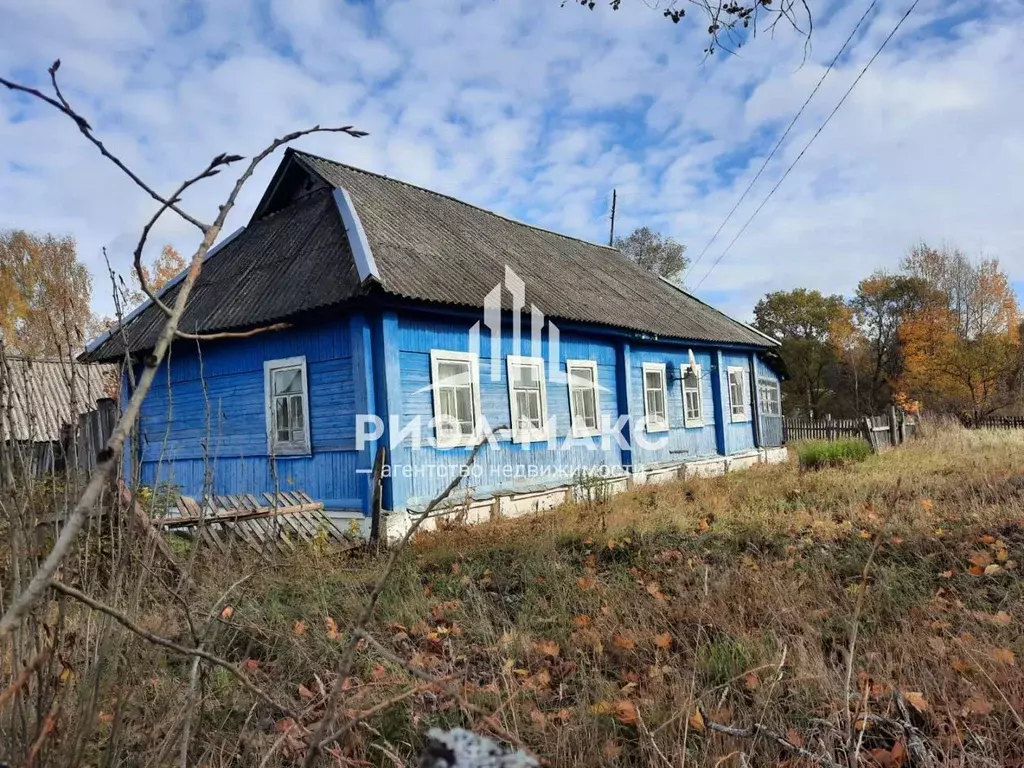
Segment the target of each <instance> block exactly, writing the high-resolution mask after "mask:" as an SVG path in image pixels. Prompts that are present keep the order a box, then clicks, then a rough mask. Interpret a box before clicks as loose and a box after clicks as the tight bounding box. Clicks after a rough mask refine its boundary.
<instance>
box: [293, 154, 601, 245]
mask: <svg viewBox="0 0 1024 768" xmlns="http://www.w3.org/2000/svg"><path fill="white" fill-rule="evenodd" d="M288 151H289V152H291V153H292V154H295V155H305V156H306V157H312V158H314V159H316V160H322V161H323V162H325V163H330V164H331V165H337V166H340V167H342V168H346V169H348V170H350V171H355V172H356V173H365V174H366V175H367V176H376V177H377V178H378V179H385V180H386V181H393V182H395V183H396V184H401V185H403V186H406V187H409V188H410V189H416V190H419V191H420V192H427V193H429V194H431V195H434V196H436V197H442V198H444V199H445V200H451V201H452V202H454V203H458V204H459V205H465V206H466V207H468V208H473V209H475V210H477V211H482V212H483V213H486V214H489V215H491V216H494V217H496V218H499V219H503V220H504V221H508V222H511V223H512V224H518V225H520V226H523V227H529V228H530V229H535V230H537V231H538V232H546V233H547V234H549V235H557V236H558V237H564V238H565V239H566V240H575V241H576V242H578V243H585V244H586V245H593V246H596V247H597V248H604V249H606V250H609V251H614V252H616V253H618V252H619V249H618V248H615V247H614V246H611V245H605V244H604V243H595V242H594V241H593V240H587V239H585V238H582V237H576V236H575V235H567V234H565V233H564V232H558V231H557V230H554V229H548V228H547V227H542V226H539V225H537V224H531V223H530V222H528V221H522V220H520V219H515V218H513V217H511V216H506V215H505V214H503V213H498V212H497V211H492V210H491V209H490V208H484V207H483V206H482V205H477V204H475V203H469V202H466V201H465V200H461V199H459V198H457V197H454V196H453V195H448V194H445V193H444V192H438V191H437V190H434V189H429V188H427V187H421V186H420V185H419V184H413V183H412V182H409V181H404V180H403V179H398V178H395V177H394V176H388V175H387V174H385V173H377V172H376V171H368V170H366V169H365V168H359V167H357V166H354V165H349V164H348V163H339V162H338V161H337V160H332V159H331V158H329V157H324V156H323V155H316V154H314V153H312V152H305V151H303V150H300V149H291V148H289V149H288ZM325 181H326V179H325Z"/></svg>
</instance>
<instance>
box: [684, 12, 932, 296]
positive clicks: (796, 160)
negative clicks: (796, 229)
mask: <svg viewBox="0 0 1024 768" xmlns="http://www.w3.org/2000/svg"><path fill="white" fill-rule="evenodd" d="M919 2H921V0H914V2H913V4H912V5H911V6H910V7H909V8H908V9H907V12H906V13H904V14H903V17H902V18H901V19H900V20H899V21H898V22H897V23H896V26H895V27H893V29H892V32H890V33H889V35H888V37H886V38H885V40H883V41H882V44H881V45H880V46H879V47H878V50H877V51H875V53H874V55H873V56H872V57H871V58H870V59H868V63H867V64H865V65H864V68H863V69H862V70H861V71H860V74H859V75H857V79H856V80H854V81H853V83H852V84H851V85H850V87H849V88H847V89H846V93H844V94H843V98H841V99H840V100H839V103H838V104H836V106H835V108H834V109H833V110H832V111H831V112H829V115H828V117H826V118H825V122H823V123H822V124H821V126H820V127H819V128H818V130H817V131H815V132H814V135H813V136H811V138H810V140H809V141H808V142H807V143H806V144H805V145H804V148H803V149H801V150H800V154H799V155H797V156H796V159H795V160H794V161H793V162H792V163H790V164H789V167H788V168H787V169H786V172H785V173H784V174H782V178H781V179H779V180H778V181H777V182H776V183H775V186H774V187H772V188H771V191H770V192H769V193H768V194H767V195H766V196H765V198H764V200H762V201H761V204H760V205H759V206H757V210H755V211H754V212H753V213H752V214H751V215H750V218H749V219H747V220H746V222H745V223H744V224H743V226H742V227H740V231H739V232H737V233H736V236H735V237H733V239H732V240H731V241H730V242H729V245H727V246H726V247H725V250H724V251H722V253H721V255H720V256H719V257H718V258H717V259H715V263H714V264H712V265H711V267H710V269H708V271H707V272H705V273H704V277H702V278H701V279H700V282H699V283H697V285H695V286H694V287H693V289H692V290H694V291H696V290H697V289H698V288H700V286H701V285H702V284H703V283H704V281H705V280H707V279H708V275H710V274H711V272H712V271H713V270H714V269H715V267H717V266H718V264H719V262H721V261H722V259H724V258H725V255H726V254H727V253H729V251H730V250H731V249H732V247H733V245H735V244H736V241H737V240H739V239H740V235H742V234H743V233H744V232H745V231H746V229H747V227H749V226H750V223H751V222H752V221H753V220H754V219H755V218H756V217H757V214H759V213H760V212H761V209H762V208H764V207H765V205H766V204H767V203H768V201H769V200H771V198H772V195H774V194H775V191H776V190H777V189H778V188H779V187H780V186H781V185H782V182H784V181H785V180H786V177H787V176H789V173H790V171H792V170H793V168H794V167H795V166H796V164H797V163H799V162H800V158H802V157H803V156H804V154H805V153H806V152H807V150H808V149H810V146H811V144H813V143H814V140H815V139H817V138H818V136H819V135H820V134H821V132H822V131H823V130H825V126H826V125H828V124H829V121H830V120H832V118H833V117H834V116H835V114H836V112H838V111H839V108H840V107H841V106H843V103H844V102H845V101H846V99H847V98H848V97H849V95H850V94H851V93H852V92H853V89H854V88H856V87H857V83H859V82H860V81H861V78H862V77H864V74H865V73H866V72H867V71H868V68H869V67H870V66H871V65H872V64H873V63H874V61H875V59H877V58H878V56H879V55H880V54H881V53H882V51H883V50H884V49H885V46H887V45H888V44H889V41H890V40H892V39H893V37H895V36H896V33H897V32H898V31H899V29H900V27H902V26H903V22H905V21H906V20H907V18H908V17H909V16H910V14H911V13H913V12H914V9H915V8H916V7H917V4H918V3H919Z"/></svg>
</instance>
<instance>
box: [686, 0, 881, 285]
mask: <svg viewBox="0 0 1024 768" xmlns="http://www.w3.org/2000/svg"><path fill="white" fill-rule="evenodd" d="M876 5H878V0H871V5H869V6H868V8H867V10H866V11H864V14H863V15H862V16H861V17H860V19H859V20H858V21H857V25H856V26H855V27H854V28H853V29H852V30H851V31H850V35H849V37H847V38H846V42H844V43H843V45H842V47H841V48H840V49H839V52H838V53H836V55H835V56H833V57H832V61H830V62H829V65H828V67H826V68H825V71H824V73H822V75H821V77H820V78H819V79H818V82H817V84H816V85H815V86H814V90H812V91H811V93H810V95H809V96H808V97H807V99H806V100H805V101H804V103H803V104H802V105H801V106H800V109H799V110H797V113H796V114H795V115H793V119H792V120H790V121H789V125H787V126H786V130H785V131H783V132H782V135H781V136H779V140H778V141H776V142H775V146H774V147H772V151H771V152H769V153H768V157H766V158H765V159H764V162H763V163H761V167H760V168H758V169H757V174H756V175H755V176H754V178H753V179H751V181H750V183H749V184H747V188H746V189H744V190H743V194H742V195H740V199H739V200H737V201H736V205H734V206H733V207H732V210H731V211H729V215H728V216H726V217H725V221H723V222H722V223H721V224H719V225H718V229H716V230H715V234H713V235H712V236H711V239H710V240H708V243H707V245H705V246H704V250H702V251H701V252H700V254H699V255H698V256H697V258H696V259H695V260H694V261H693V263H692V264H691V265H690V266H689V267H687V269H686V272H685V273H684V274H683V280H684V281H685V280H686V275H688V274H689V273H690V272H692V271H693V269H694V267H696V266H697V265H698V264H699V263H700V260H701V259H703V258H704V254H705V253H707V252H708V249H709V248H710V247H711V245H712V244H713V243H714V242H715V240H716V239H718V236H719V235H720V234H722V230H723V229H725V225H726V224H728V223H729V220H730V219H732V215H733V214H734V213H736V209H737V208H739V207H740V204H741V203H742V202H743V201H744V200H746V198H747V195H748V194H750V190H751V189H753V187H754V185H755V184H756V183H757V180H758V179H759V178H761V174H762V173H764V169H765V168H767V167H768V163H770V162H771V159H772V158H773V157H775V153H776V152H778V151H779V147H781V146H782V142H784V141H785V140H786V137H787V136H789V132H790V131H791V130H793V126H794V125H796V121H797V120H799V119H800V115H802V114H803V113H804V110H805V109H807V105H808V104H810V103H811V99H813V98H814V94H816V93H817V92H818V89H819V88H821V84H822V83H824V82H825V78H826V77H828V73H829V72H831V71H832V68H833V67H834V66H835V65H836V62H837V61H839V57H840V56H842V55H843V51H845V50H846V47H847V46H848V45H849V44H850V42H851V41H852V40H853V36H854V35H856V34H857V30H858V29H860V25H861V24H863V23H864V19H866V18H867V17H868V14H869V13H871V11H872V10H874V7H875V6H876Z"/></svg>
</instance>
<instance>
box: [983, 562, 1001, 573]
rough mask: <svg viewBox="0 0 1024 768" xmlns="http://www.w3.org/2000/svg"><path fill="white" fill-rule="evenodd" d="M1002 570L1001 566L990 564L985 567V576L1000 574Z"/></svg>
mask: <svg viewBox="0 0 1024 768" xmlns="http://www.w3.org/2000/svg"><path fill="white" fill-rule="evenodd" d="M1002 570H1003V566H1001V565H997V564H996V563H991V564H990V565H986V566H985V575H986V576H994V575H995V574H997V573H1000V572H1001V571H1002Z"/></svg>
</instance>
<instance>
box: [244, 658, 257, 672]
mask: <svg viewBox="0 0 1024 768" xmlns="http://www.w3.org/2000/svg"><path fill="white" fill-rule="evenodd" d="M259 668H260V662H259V660H258V659H246V660H245V661H243V662H242V669H244V670H245V671H246V672H255V671H256V670H257V669H259Z"/></svg>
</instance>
